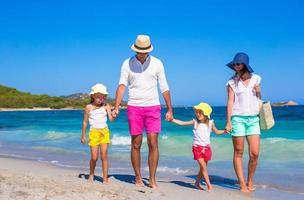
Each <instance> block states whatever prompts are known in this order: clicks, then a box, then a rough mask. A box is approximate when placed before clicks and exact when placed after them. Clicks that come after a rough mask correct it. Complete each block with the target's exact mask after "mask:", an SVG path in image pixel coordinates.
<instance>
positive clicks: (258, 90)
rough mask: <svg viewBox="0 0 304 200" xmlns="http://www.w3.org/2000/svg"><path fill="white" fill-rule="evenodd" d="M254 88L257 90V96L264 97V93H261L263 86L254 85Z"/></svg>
mask: <svg viewBox="0 0 304 200" xmlns="http://www.w3.org/2000/svg"><path fill="white" fill-rule="evenodd" d="M254 90H255V92H256V96H257V98H259V99H261V98H262V95H261V86H260V85H255V86H254Z"/></svg>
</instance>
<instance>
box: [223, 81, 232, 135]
mask: <svg viewBox="0 0 304 200" xmlns="http://www.w3.org/2000/svg"><path fill="white" fill-rule="evenodd" d="M227 94H228V98H227V116H226V127H225V130H226V131H227V132H230V131H231V130H232V126H231V115H232V108H233V103H234V92H233V90H232V88H231V87H230V86H229V85H228V86H227Z"/></svg>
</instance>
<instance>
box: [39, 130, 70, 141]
mask: <svg viewBox="0 0 304 200" xmlns="http://www.w3.org/2000/svg"><path fill="white" fill-rule="evenodd" d="M69 135H70V134H69V133H66V132H57V131H48V132H47V134H46V135H44V137H43V139H48V140H58V139H62V138H65V137H68V136H69Z"/></svg>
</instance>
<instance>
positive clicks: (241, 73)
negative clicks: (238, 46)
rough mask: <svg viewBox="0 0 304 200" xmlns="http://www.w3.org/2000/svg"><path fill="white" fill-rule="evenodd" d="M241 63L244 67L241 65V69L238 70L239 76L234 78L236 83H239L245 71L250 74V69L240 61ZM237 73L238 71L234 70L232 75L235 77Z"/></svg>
mask: <svg viewBox="0 0 304 200" xmlns="http://www.w3.org/2000/svg"><path fill="white" fill-rule="evenodd" d="M242 65H244V67H243V69H242V70H241V71H240V74H239V77H238V78H237V79H236V80H235V81H236V83H239V81H240V80H241V78H242V76H243V75H244V74H245V73H246V72H248V73H249V74H250V71H249V70H248V68H247V66H246V65H245V64H244V63H242ZM237 75H238V73H237V72H235V74H234V76H235V77H237Z"/></svg>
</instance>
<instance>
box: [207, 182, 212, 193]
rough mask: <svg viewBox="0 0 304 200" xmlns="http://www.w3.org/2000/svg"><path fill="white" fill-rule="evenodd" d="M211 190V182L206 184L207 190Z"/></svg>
mask: <svg viewBox="0 0 304 200" xmlns="http://www.w3.org/2000/svg"><path fill="white" fill-rule="evenodd" d="M211 191H212V185H211V184H209V185H208V184H207V192H211Z"/></svg>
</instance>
